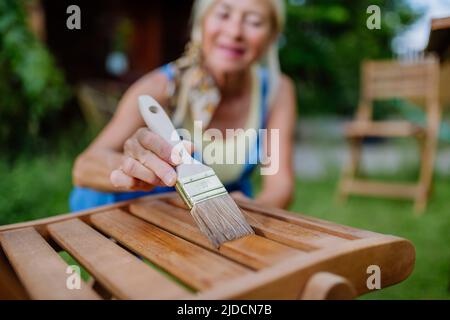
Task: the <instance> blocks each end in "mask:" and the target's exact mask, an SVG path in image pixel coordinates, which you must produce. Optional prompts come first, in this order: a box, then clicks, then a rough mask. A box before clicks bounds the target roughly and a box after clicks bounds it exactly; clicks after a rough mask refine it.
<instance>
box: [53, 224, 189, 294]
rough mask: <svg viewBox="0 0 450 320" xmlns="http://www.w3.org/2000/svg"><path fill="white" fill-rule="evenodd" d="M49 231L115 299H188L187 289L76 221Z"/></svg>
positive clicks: (56, 225)
mask: <svg viewBox="0 0 450 320" xmlns="http://www.w3.org/2000/svg"><path fill="white" fill-rule="evenodd" d="M48 230H49V232H50V235H51V236H52V238H53V239H55V241H56V242H57V243H58V244H59V245H60V246H61V247H62V248H64V249H65V250H66V251H67V252H69V253H70V254H71V255H72V256H73V257H74V258H75V259H76V260H77V261H78V262H79V263H80V264H81V265H83V266H84V267H85V268H86V269H87V270H88V272H89V273H90V274H92V276H93V277H94V278H95V279H96V281H98V282H100V283H101V284H102V286H103V287H105V288H106V289H107V290H108V291H109V292H110V293H111V294H112V295H113V296H114V297H116V298H119V299H175V298H181V297H188V291H187V290H186V289H184V288H182V287H181V286H179V285H177V284H176V283H175V282H174V281H173V280H170V279H168V278H167V277H165V276H163V275H162V274H161V273H159V272H158V271H156V270H154V269H152V268H151V267H150V266H148V265H146V264H145V263H144V262H143V261H141V260H139V259H138V258H137V257H136V256H134V255H132V254H131V253H129V252H127V251H126V250H125V249H123V248H121V247H119V246H118V245H117V244H115V243H114V242H112V241H111V240H108V239H107V238H105V237H104V236H103V235H102V234H100V233H99V232H97V231H96V230H94V229H92V228H91V227H89V226H88V225H87V224H85V223H83V222H81V221H80V220H78V219H72V220H68V221H64V222H59V223H54V224H51V225H49V226H48Z"/></svg>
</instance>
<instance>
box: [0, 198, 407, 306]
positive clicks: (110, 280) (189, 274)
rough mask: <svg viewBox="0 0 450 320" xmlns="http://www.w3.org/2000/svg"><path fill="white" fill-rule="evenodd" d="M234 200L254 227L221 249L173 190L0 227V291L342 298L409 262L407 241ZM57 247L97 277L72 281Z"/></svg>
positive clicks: (386, 279) (15, 295) (398, 273)
mask: <svg viewBox="0 0 450 320" xmlns="http://www.w3.org/2000/svg"><path fill="white" fill-rule="evenodd" d="M235 199H236V201H237V203H238V205H239V206H240V207H241V209H242V210H244V212H245V213H246V215H247V217H248V221H249V222H250V224H251V225H252V227H253V228H254V230H255V232H256V234H255V235H251V236H248V237H244V238H241V239H237V240H234V241H231V242H227V243H225V244H224V245H222V246H221V247H220V249H218V250H217V249H215V248H213V247H212V246H211V245H210V243H209V242H208V240H207V239H206V238H205V237H204V236H203V235H202V234H201V233H200V231H199V230H198V228H197V227H196V225H195V224H194V221H193V219H192V218H191V216H190V214H189V212H188V210H187V208H186V207H185V206H184V204H183V202H182V201H181V199H180V198H179V196H178V194H176V193H169V194H164V195H153V196H148V197H144V198H141V199H136V200H131V201H127V202H121V203H117V204H114V205H110V206H104V207H99V208H96V209H92V210H87V211H84V212H80V213H77V214H67V215H61V216H56V217H51V218H47V219H42V220H36V221H31V222H26V223H19V224H13V225H7V226H3V227H0V244H1V250H0V299H111V298H115V299H348V298H354V297H357V296H359V295H361V294H364V293H367V292H370V291H371V290H372V289H374V288H373V287H371V286H368V285H367V283H368V282H370V281H368V278H369V277H370V276H371V274H370V272H371V271H370V270H371V269H370V268H371V266H377V267H379V268H380V269H379V270H380V271H381V273H380V277H379V279H380V285H381V288H382V289H383V288H385V287H387V286H390V285H392V284H395V283H398V282H400V281H402V280H404V279H405V278H407V277H408V275H409V274H410V273H411V271H412V269H413V266H414V260H415V251H414V247H413V246H412V244H411V243H410V242H409V241H408V240H405V239H402V238H398V237H395V236H390V235H383V234H378V233H374V232H369V231H365V230H359V229H354V228H350V227H346V226H342V225H338V224H334V223H331V222H327V221H323V220H319V219H315V218H311V217H307V216H303V215H298V214H295V215H293V214H291V213H289V212H286V211H284V210H279V209H269V208H264V207H262V206H260V205H259V204H258V203H257V202H254V201H252V200H250V199H247V198H243V197H239V198H235ZM61 251H65V252H67V253H68V254H70V255H71V256H72V257H73V258H74V259H75V260H76V261H77V262H78V263H79V264H80V265H81V266H83V267H84V268H85V270H87V272H89V274H90V275H91V276H92V278H93V280H92V281H90V282H89V283H87V282H82V285H81V286H80V288H79V289H73V288H72V289H69V287H68V286H67V285H66V284H67V279H68V277H69V276H71V275H70V274H68V273H66V272H67V268H68V264H67V263H66V262H65V260H64V259H62V258H61V255H59V254H58V252H61ZM147 260H148V261H150V262H151V264H153V265H154V266H149V265H148V262H147ZM155 266H156V267H155ZM69 270H70V269H69ZM368 270H369V271H368Z"/></svg>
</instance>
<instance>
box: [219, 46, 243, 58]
mask: <svg viewBox="0 0 450 320" xmlns="http://www.w3.org/2000/svg"><path fill="white" fill-rule="evenodd" d="M215 47H216V49H217V50H218V51H219V52H220V54H221V55H222V56H225V57H226V58H230V59H239V58H241V57H243V56H244V55H245V53H246V49H245V48H244V47H243V46H238V45H229V44H220V43H218V44H216V46H215Z"/></svg>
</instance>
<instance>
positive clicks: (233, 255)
mask: <svg viewBox="0 0 450 320" xmlns="http://www.w3.org/2000/svg"><path fill="white" fill-rule="evenodd" d="M130 212H131V213H132V214H134V215H136V216H138V217H140V218H142V219H144V220H146V221H148V222H151V223H153V224H155V225H157V226H159V227H161V228H163V229H165V230H167V231H169V232H171V233H173V234H176V235H178V236H180V237H182V238H184V239H186V240H189V241H191V242H193V243H196V244H198V245H200V246H202V247H204V248H207V249H209V250H213V251H216V252H219V253H220V254H222V255H223V256H225V257H228V258H230V259H232V260H235V261H237V262H239V263H241V264H243V265H246V266H248V267H250V268H252V269H256V270H257V269H261V268H265V267H268V266H271V265H274V264H276V263H278V262H280V261H281V260H283V259H287V258H290V257H292V256H293V255H297V254H303V253H302V252H301V251H298V250H294V249H293V248H290V247H288V246H285V245H283V244H280V243H277V242H275V241H271V240H270V239H266V238H264V237H261V236H258V235H250V236H247V237H243V238H240V239H236V240H233V241H229V242H225V243H224V244H222V245H221V246H220V247H219V249H216V248H214V247H213V246H212V245H211V243H210V242H209V240H208V239H207V238H206V237H205V236H204V235H203V234H202V233H201V232H200V230H199V229H198V227H197V226H196V224H195V222H194V219H193V218H192V217H191V215H190V214H189V211H188V210H187V209H185V208H179V207H176V206H173V205H170V204H168V203H165V202H163V201H159V200H149V201H148V202H141V203H138V204H132V205H131V206H130ZM249 222H250V221H249Z"/></svg>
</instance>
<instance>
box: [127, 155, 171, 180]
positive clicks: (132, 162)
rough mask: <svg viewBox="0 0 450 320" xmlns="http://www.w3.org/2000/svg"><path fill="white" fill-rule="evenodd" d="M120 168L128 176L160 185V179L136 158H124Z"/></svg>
mask: <svg viewBox="0 0 450 320" xmlns="http://www.w3.org/2000/svg"><path fill="white" fill-rule="evenodd" d="M121 170H122V171H123V172H124V173H125V174H127V175H128V176H130V177H133V178H136V179H138V180H142V181H144V182H146V183H148V184H150V185H162V182H161V179H159V178H158V177H157V176H156V174H155V173H154V172H153V171H151V170H149V169H148V168H146V167H145V166H144V165H142V163H140V162H139V161H137V160H136V159H133V158H127V159H125V161H124V162H123V164H122V167H121Z"/></svg>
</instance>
